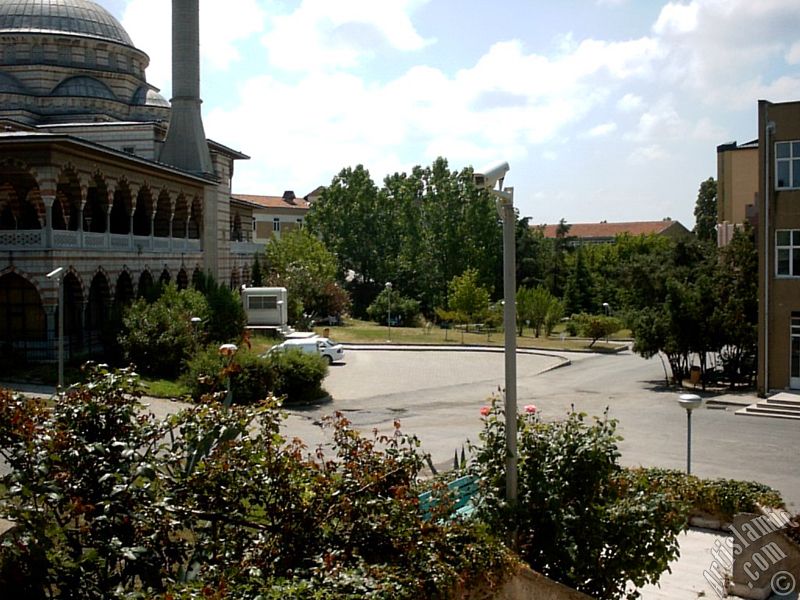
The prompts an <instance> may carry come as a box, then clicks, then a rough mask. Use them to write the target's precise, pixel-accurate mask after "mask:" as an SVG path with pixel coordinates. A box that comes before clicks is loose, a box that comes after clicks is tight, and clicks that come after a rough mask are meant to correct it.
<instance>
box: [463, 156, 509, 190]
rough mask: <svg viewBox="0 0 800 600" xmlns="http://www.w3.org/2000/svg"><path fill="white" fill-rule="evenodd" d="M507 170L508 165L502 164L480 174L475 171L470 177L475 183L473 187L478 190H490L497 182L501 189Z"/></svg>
mask: <svg viewBox="0 0 800 600" xmlns="http://www.w3.org/2000/svg"><path fill="white" fill-rule="evenodd" d="M509 169H510V167H509V166H508V163H507V162H502V163H500V164H499V165H495V166H493V167H492V168H490V169H486V170H485V171H483V172H482V173H479V172H477V171H476V172H475V173H474V174H473V175H472V177H473V179H474V181H475V185H476V186H478V187H479V188H483V189H486V190H491V189H493V188H494V186H495V185H496V184H497V183H498V182H500V187H501V188H502V187H503V179H505V177H506V173H508V170H509Z"/></svg>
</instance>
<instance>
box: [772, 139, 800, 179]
mask: <svg viewBox="0 0 800 600" xmlns="http://www.w3.org/2000/svg"><path fill="white" fill-rule="evenodd" d="M775 175H776V177H775V187H776V188H777V189H794V188H800V142H776V143H775Z"/></svg>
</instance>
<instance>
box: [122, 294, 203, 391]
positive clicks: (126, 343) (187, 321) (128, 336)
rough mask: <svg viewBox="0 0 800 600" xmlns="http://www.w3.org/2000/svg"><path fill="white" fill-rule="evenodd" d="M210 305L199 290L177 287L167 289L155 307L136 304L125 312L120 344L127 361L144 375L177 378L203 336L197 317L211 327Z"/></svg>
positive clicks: (154, 304)
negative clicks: (198, 326)
mask: <svg viewBox="0 0 800 600" xmlns="http://www.w3.org/2000/svg"><path fill="white" fill-rule="evenodd" d="M209 315H210V311H209V307H208V302H207V301H206V299H205V297H204V296H203V294H201V293H200V292H199V291H197V290H193V289H186V290H180V291H179V290H178V288H177V287H175V284H174V283H169V284H167V285H166V286H164V288H163V292H162V294H161V296H160V297H159V298H158V299H157V300H156V301H155V302H153V303H152V304H151V303H148V302H147V300H145V299H144V298H140V299H138V300H136V301H135V302H134V303H133V304H131V306H130V307H129V308H128V309H127V311H126V312H125V314H124V316H123V318H122V323H123V331H122V333H121V334H120V337H119V342H120V345H121V346H122V350H123V352H124V355H125V360H127V361H129V362H130V363H133V364H135V365H136V367H137V368H138V369H140V372H141V373H146V374H149V375H157V376H165V377H174V376H176V375H177V374H178V373H180V371H181V369H182V368H183V365H184V362H185V361H186V359H187V358H189V355H190V353H191V351H192V350H193V349H194V348H195V346H196V342H197V337H196V336H198V334H199V332H197V331H195V329H194V325H193V323H192V318H193V317H198V318H200V319H201V322H203V323H208V319H209Z"/></svg>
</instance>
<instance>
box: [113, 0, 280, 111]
mask: <svg viewBox="0 0 800 600" xmlns="http://www.w3.org/2000/svg"><path fill="white" fill-rule="evenodd" d="M171 6H172V5H171V3H170V2H164V0H129V2H128V5H127V7H126V8H125V12H124V13H123V16H122V25H123V26H124V27H125V29H126V30H127V32H128V33H129V34H130V36H131V38H132V39H133V43H134V44H135V45H136V47H137V48H140V49H141V50H144V51H145V52H147V54H148V55H149V56H150V61H151V62H150V67H149V68H148V69H147V79H148V81H149V82H151V83H152V84H154V85H156V86H159V87H161V88H162V89H164V91H165V93H166V94H167V95H168V94H169V91H170V89H171V74H172V8H171ZM264 19H265V14H264V11H263V10H262V9H261V7H260V6H259V4H258V1H257V0H225V2H220V1H219V0H200V55H201V58H202V60H203V63H204V64H205V65H209V66H211V67H212V68H214V69H219V70H226V69H228V68H229V67H230V66H231V65H232V64H233V63H235V62H236V61H238V60H239V59H240V58H241V56H240V54H239V51H238V49H237V43H239V42H240V41H242V40H244V39H246V38H248V37H250V36H252V35H254V34H257V33H259V32H261V31H262V30H263V27H264Z"/></svg>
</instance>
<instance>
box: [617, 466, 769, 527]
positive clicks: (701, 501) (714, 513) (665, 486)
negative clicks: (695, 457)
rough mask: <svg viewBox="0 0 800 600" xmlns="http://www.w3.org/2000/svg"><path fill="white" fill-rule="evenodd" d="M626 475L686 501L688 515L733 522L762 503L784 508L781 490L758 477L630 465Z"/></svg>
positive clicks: (641, 487)
mask: <svg viewBox="0 0 800 600" xmlns="http://www.w3.org/2000/svg"><path fill="white" fill-rule="evenodd" d="M621 478H622V479H624V480H625V481H626V484H627V485H630V486H632V487H633V488H636V489H639V490H645V491H650V490H659V491H661V492H663V493H666V494H669V495H671V496H673V497H674V498H676V500H677V501H678V502H681V503H683V504H685V505H686V507H687V510H688V515H687V517H688V516H689V515H691V516H694V515H710V516H711V517H714V518H718V519H720V520H722V521H726V522H731V521H732V520H733V517H734V515H736V514H737V513H740V512H757V510H758V505H761V506H767V507H771V508H782V507H783V506H784V505H783V500H782V499H781V495H780V493H778V492H777V491H775V490H773V489H772V488H770V487H769V486H766V485H764V484H762V483H756V482H754V481H737V480H734V479H700V478H699V477H696V476H694V475H687V474H686V473H684V472H683V471H677V470H674V469H658V468H637V469H627V470H625V471H624V472H623V474H622V476H621Z"/></svg>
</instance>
